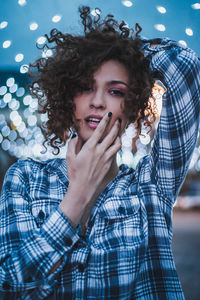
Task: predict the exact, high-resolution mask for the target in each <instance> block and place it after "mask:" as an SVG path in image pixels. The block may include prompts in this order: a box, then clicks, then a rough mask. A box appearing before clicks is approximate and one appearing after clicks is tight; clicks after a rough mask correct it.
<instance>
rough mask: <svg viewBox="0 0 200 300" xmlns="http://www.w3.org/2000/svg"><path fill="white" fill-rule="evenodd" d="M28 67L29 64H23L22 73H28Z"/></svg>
mask: <svg viewBox="0 0 200 300" xmlns="http://www.w3.org/2000/svg"><path fill="white" fill-rule="evenodd" d="M28 68H29V66H28V65H22V66H21V67H20V73H22V74H24V73H27V72H28Z"/></svg>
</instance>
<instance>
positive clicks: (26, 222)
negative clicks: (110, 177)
mask: <svg viewBox="0 0 200 300" xmlns="http://www.w3.org/2000/svg"><path fill="white" fill-rule="evenodd" d="M29 171H30V170H29ZM26 173H27V172H26V171H25V168H24V169H22V168H21V167H20V166H19V164H18V163H17V164H15V165H13V166H12V167H11V168H10V169H9V170H8V172H7V175H6V177H5V180H4V185H3V189H2V195H1V200H0V245H1V246H0V250H1V251H0V293H1V292H5V291H7V292H11V293H16V292H23V291H28V290H29V292H31V290H34V289H35V288H39V287H44V286H46V287H47V286H48V287H50V286H53V284H55V282H56V278H57V275H58V274H59V272H60V271H61V270H62V268H63V266H64V265H65V264H66V262H67V260H68V257H69V253H70V251H71V249H72V247H73V245H74V244H75V243H76V242H77V240H78V239H79V235H78V234H77V233H76V229H74V228H73V227H72V226H71V224H70V223H69V221H68V220H67V218H66V217H65V215H64V214H63V213H62V212H61V211H60V210H59V208H55V210H54V211H53V212H52V213H51V214H50V215H49V217H48V218H47V219H46V220H45V221H44V223H43V224H42V225H41V227H40V228H38V227H37V225H36V222H35V219H34V217H33V215H32V214H31V211H30V199H29V194H28V185H29V183H28V178H27V174H26ZM60 259H62V263H61V265H60V266H59V267H58V269H57V270H55V271H54V272H53V273H52V274H50V275H49V276H47V274H48V272H49V271H50V270H51V269H52V267H53V266H54V265H55V263H56V262H58V261H59V260H60ZM23 295H24V293H23Z"/></svg>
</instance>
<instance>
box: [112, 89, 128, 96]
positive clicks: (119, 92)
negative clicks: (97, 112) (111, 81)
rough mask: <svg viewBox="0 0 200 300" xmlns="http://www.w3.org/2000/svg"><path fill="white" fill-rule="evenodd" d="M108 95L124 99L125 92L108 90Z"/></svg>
mask: <svg viewBox="0 0 200 300" xmlns="http://www.w3.org/2000/svg"><path fill="white" fill-rule="evenodd" d="M110 94H111V95H114V96H119V97H124V96H125V92H124V91H121V90H110Z"/></svg>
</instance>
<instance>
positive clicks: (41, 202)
mask: <svg viewBox="0 0 200 300" xmlns="http://www.w3.org/2000/svg"><path fill="white" fill-rule="evenodd" d="M58 204H59V202H58V201H56V200H54V199H50V198H46V199H38V200H35V201H33V202H32V204H31V213H32V215H33V217H34V218H35V222H36V224H37V227H40V226H41V225H42V224H43V223H44V222H45V220H46V219H47V218H48V217H49V215H50V214H51V213H52V212H53V211H54V210H55V209H56V208H57V207H58Z"/></svg>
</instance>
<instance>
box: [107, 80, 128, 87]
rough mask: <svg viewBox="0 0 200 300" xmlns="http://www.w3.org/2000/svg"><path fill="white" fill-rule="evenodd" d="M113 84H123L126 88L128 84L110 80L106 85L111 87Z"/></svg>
mask: <svg viewBox="0 0 200 300" xmlns="http://www.w3.org/2000/svg"><path fill="white" fill-rule="evenodd" d="M113 84H124V85H125V86H127V87H128V84H127V83H126V82H124V81H120V80H111V81H109V82H108V85H113Z"/></svg>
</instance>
